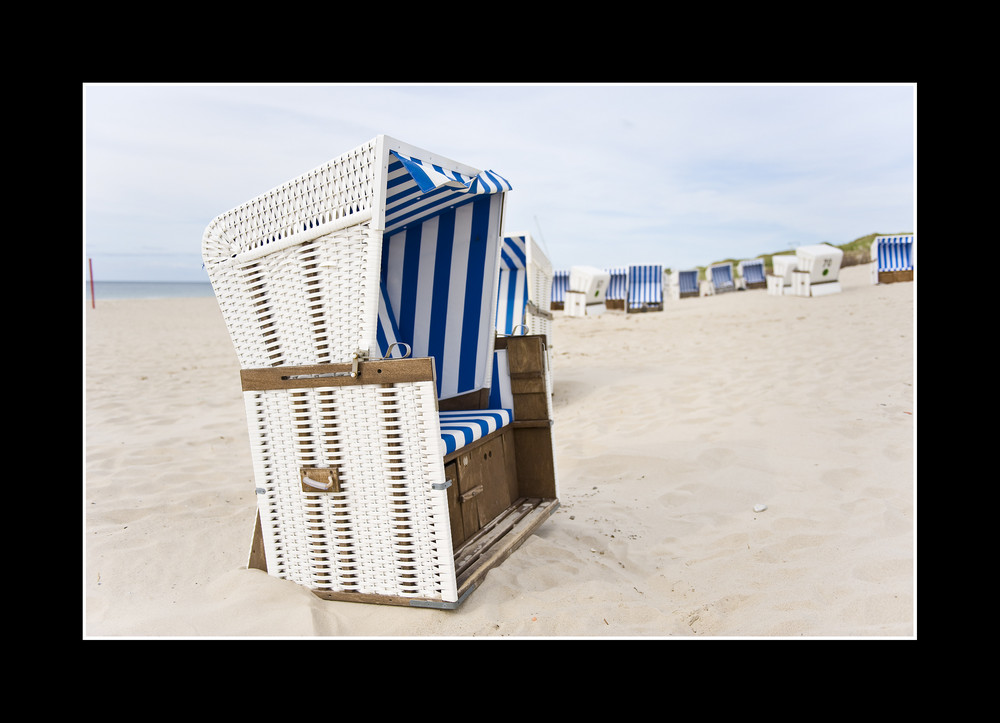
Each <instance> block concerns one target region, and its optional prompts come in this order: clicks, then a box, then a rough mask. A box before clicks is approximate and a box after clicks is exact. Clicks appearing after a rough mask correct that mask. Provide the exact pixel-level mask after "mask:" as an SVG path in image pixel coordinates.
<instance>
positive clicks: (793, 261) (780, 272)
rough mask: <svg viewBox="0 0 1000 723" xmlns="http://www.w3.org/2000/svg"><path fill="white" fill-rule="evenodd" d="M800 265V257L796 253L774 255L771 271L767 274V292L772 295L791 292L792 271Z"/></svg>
mask: <svg viewBox="0 0 1000 723" xmlns="http://www.w3.org/2000/svg"><path fill="white" fill-rule="evenodd" d="M798 265H799V257H798V256H796V255H795V254H779V255H776V256H772V257H771V273H770V274H768V275H767V293H768V294H770V295H771V296H782V295H784V294H788V293H791V286H792V272H793V271H795V269H797V268H798Z"/></svg>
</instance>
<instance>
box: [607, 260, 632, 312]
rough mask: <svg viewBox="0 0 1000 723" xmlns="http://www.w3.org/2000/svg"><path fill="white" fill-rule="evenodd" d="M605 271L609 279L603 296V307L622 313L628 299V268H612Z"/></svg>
mask: <svg viewBox="0 0 1000 723" xmlns="http://www.w3.org/2000/svg"><path fill="white" fill-rule="evenodd" d="M605 271H607V272H608V274H609V276H610V277H611V278H610V279H609V280H608V290H607V293H605V295H604V305H605V306H606V307H607V308H609V309H614V310H616V311H623V310H624V309H625V301H626V299H627V298H628V268H626V267H625V266H613V267H611V268H610V269H605Z"/></svg>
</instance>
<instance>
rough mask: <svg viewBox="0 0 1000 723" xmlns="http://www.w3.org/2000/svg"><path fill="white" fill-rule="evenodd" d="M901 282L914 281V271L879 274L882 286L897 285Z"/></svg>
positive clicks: (879, 281)
mask: <svg viewBox="0 0 1000 723" xmlns="http://www.w3.org/2000/svg"><path fill="white" fill-rule="evenodd" d="M900 281H913V269H907V270H906V271H879V272H878V283H880V284H895V283H897V282H900Z"/></svg>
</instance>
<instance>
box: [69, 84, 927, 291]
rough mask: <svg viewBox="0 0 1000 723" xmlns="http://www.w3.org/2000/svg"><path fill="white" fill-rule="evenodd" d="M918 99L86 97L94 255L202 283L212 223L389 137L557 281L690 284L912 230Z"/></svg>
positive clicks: (553, 93)
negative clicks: (604, 277) (761, 259)
mask: <svg viewBox="0 0 1000 723" xmlns="http://www.w3.org/2000/svg"><path fill="white" fill-rule="evenodd" d="M914 96H915V88H914V87H912V86H908V85H861V86H829V85H819V86H792V85H789V86H772V85H766V86H688V85H683V86H674V85H653V86H651V85H586V86H582V85H569V84H565V85H546V86H538V85H485V86H467V85H452V86H427V85H408V86H391V85H375V86H354V85H235V86H216V85H191V86H183V85H181V86H169V85H136V86H133V85H93V86H87V87H86V88H85V110H86V115H85V120H86V126H85V144H84V152H85V162H86V166H85V180H86V185H85V194H86V198H85V201H86V206H85V212H86V222H87V223H86V248H85V254H86V255H87V256H91V257H93V258H94V259H95V275H97V276H98V278H103V279H127V280H133V279H132V278H131V277H128V276H127V274H133V273H139V272H140V271H141V273H143V274H146V275H147V276H145V277H143V278H141V279H140V278H136V279H134V280H145V279H146V278H148V279H149V280H155V279H157V278H159V279H167V278H176V279H177V280H200V279H203V278H206V277H205V275H204V272H203V270H202V269H201V252H200V243H201V235H202V233H203V231H204V229H205V227H206V226H207V225H208V223H209V222H210V221H211V220H212V219H213V218H214V217H215V216H216V215H218V214H220V213H223V212H225V211H227V210H229V209H230V208H233V207H235V206H237V205H239V204H241V203H243V202H244V201H246V200H249V199H250V198H252V197H254V196H256V195H258V194H260V193H262V192H264V191H266V190H268V189H270V188H273V187H275V186H277V185H279V184H281V183H283V182H285V181H287V180H289V179H291V178H293V177H295V176H297V175H299V174H300V173H303V172H304V171H307V170H309V169H311V168H314V167H316V166H318V165H320V164H322V163H324V162H326V161H327V160H329V159H330V158H333V157H334V156H337V155H340V154H341V153H343V152H346V151H348V150H350V149H351V148H353V147H355V146H357V145H359V144H361V143H364V142H366V141H367V140H369V139H370V138H372V137H374V136H375V135H378V134H380V133H385V134H388V135H391V136H394V137H396V138H399V139H401V140H403V141H406V142H408V143H411V144H413V145H415V146H418V147H421V148H425V149H427V150H429V151H432V152H435V153H439V154H440V155H443V156H446V157H449V158H452V159H454V160H457V161H460V162H463V163H466V164H469V165H472V166H474V167H478V168H490V169H493V170H496V171H497V172H499V173H501V174H503V175H504V176H505V177H507V178H508V180H510V181H511V183H512V184H513V186H514V191H513V192H512V193H511V194H510V196H509V201H508V207H507V216H506V218H507V230H508V231H529V232H531V233H532V234H537V235H539V236H540V237H541V238H540V240H543V241H544V244H545V247H546V248H547V250H548V252H549V255H550V257H551V260H552V261H553V263H554V264H555V265H556V266H557V267H559V268H568V267H569V266H570V265H574V264H586V265H593V266H611V265H624V264H628V263H663V264H664V265H668V266H672V267H675V268H686V267H690V266H694V265H705V264H707V263H711V262H712V261H713V260H717V259H718V258H726V257H734V258H742V257H750V256H754V255H756V254H758V253H767V252H770V251H773V250H776V249H784V248H790V247H792V246H795V245H802V244H807V243H816V242H818V241H824V240H826V241H830V242H831V243H845V242H847V241H851V240H853V239H854V238H857V237H858V236H862V235H864V234H867V233H871V232H874V231H882V232H897V231H912V230H915V229H914V228H913V224H914V217H915V191H914V172H915V171H914V167H915V155H914V154H915V151H914V147H915V143H914V140H915V139H914V134H915V123H914V113H915V97H914ZM137 253H139V254H143V255H144V257H145V261H144V263H143V264H142V265H141V266H140V265H139V264H137V263H136V258H137V257H136V256H135V254H137ZM168 260H170V261H168ZM178 262H179V263H180V265H178ZM167 274H170V275H172V276H167ZM148 275H152V276H148ZM178 275H179V276H178Z"/></svg>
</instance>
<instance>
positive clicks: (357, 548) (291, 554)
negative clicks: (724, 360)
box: [202, 136, 558, 608]
mask: <svg viewBox="0 0 1000 723" xmlns="http://www.w3.org/2000/svg"><path fill="white" fill-rule="evenodd" d="M510 190H511V185H510V184H509V183H508V182H507V181H506V179H504V178H503V177H502V176H500V175H499V174H497V173H495V172H493V171H481V170H479V169H476V168H473V167H471V166H468V165H465V164H461V163H458V162H456V161H452V160H450V159H447V158H444V157H442V156H440V155H437V154H433V153H430V152H428V151H425V150H422V149H419V148H416V147H414V146H410V145H408V144H405V143H402V142H401V141H398V140H396V139H393V138H390V137H388V136H378V137H376V138H374V139H372V140H371V141H370V142H368V143H366V144H363V145H361V146H358V147H357V148H355V149H352V150H351V151H348V152H347V153H344V154H342V155H340V156H338V157H336V158H334V159H332V160H331V161H328V162H327V163H325V164H323V165H322V166H319V167H317V168H315V169H313V170H311V171H309V172H307V173H304V174H302V175H300V176H298V177H296V178H294V179H292V180H291V181H288V182H286V183H284V184H282V185H280V186H278V187H275V188H274V189H272V190H270V191H268V192H266V193H264V194H261V195H260V196H258V197H256V198H254V199H251V200H250V201H248V202H246V203H244V204H242V205H241V206H239V207H237V208H235V209H232V210H231V211H229V212H226V213H224V214H222V215H220V216H219V217H217V218H216V219H214V220H213V221H212V222H211V223H210V224H209V226H208V228H207V229H206V231H205V234H204V236H203V240H202V256H203V259H204V261H205V266H206V270H207V271H208V274H209V278H210V280H211V282H212V286H213V290H214V291H215V295H216V298H217V299H218V301H219V305H220V309H221V310H222V312H223V316H224V318H225V321H226V325H227V328H228V330H229V332H230V336H231V338H232V340H233V344H234V346H235V347H236V351H237V357H238V359H239V362H240V367H241V371H240V376H241V380H242V382H243V394H244V402H245V404H246V408H247V417H248V428H249V432H250V437H251V445H250V446H251V454H252V458H253V466H254V478H255V486H256V490H257V520H256V523H255V526H254V535H253V542H252V546H251V552H250V559H249V561H248V567H253V568H257V569H261V570H264V571H266V572H267V573H268V574H270V575H273V576H276V577H280V578H283V579H288V580H291V581H293V582H296V583H298V584H300V585H303V586H305V587H307V588H309V589H310V590H312V591H313V592H314V593H315V594H316V595H317V596H319V597H321V598H324V599H328V600H347V601H354V602H368V603H379V604H393V605H405V606H411V607H436V608H455V607H457V606H458V605H460V604H461V602H462V601H463V600H465V598H466V597H467V596H468V595H469V594H470V593H471V592H472V590H474V589H475V588H476V587H477V586H478V585H479V584H481V583H482V581H483V579H484V578H485V576H486V573H487V572H488V570H489V569H491V568H492V567H494V566H495V565H497V564H499V563H500V562H501V561H502V560H503V559H506V557H508V556H509V555H510V554H511V553H512V552H513V551H514V550H515V549H516V548H517V547H518V546H520V545H521V544H522V543H523V542H524V540H525V539H526V538H527V536H529V535H530V534H532V533H533V532H534V530H535V529H537V527H538V526H539V525H540V524H542V523H543V522H544V521H545V520H547V519H548V518H549V517H550V516H551V515H552V513H553V512H554V511H555V509H556V508H557V507H558V495H557V491H556V479H555V464H554V455H553V453H552V441H551V431H550V428H551V416H548V417H546V418H544V419H543V418H540V417H539V418H536V417H535V416H532V415H534V414H542V415H544V414H546V411H547V410H546V403H545V402H546V400H545V392H544V388H545V371H546V370H545V369H544V368H543V365H542V363H541V362H538V363H536V360H537V359H538V358H539V357H544V349H545V342H544V340H543V338H542V337H539V336H525V337H517V338H511V339H509V340H504V343H503V344H500V343H499V342H498V340H497V339H496V330H495V321H496V303H497V293H498V289H497V283H498V277H499V274H498V269H499V264H500V255H501V243H500V238H501V233H500V228H501V219H502V217H503V207H504V203H505V197H506V193H507V192H509V191H510ZM515 368H516V369H517V373H516V374H512V370H513V369H515ZM539 388H540V389H541V391H540V392H539V391H537V390H538V389H539ZM496 405H500V406H496ZM539 409H540V410H541V411H540V412H539V411H537V410H539ZM522 447H523V448H524V450H526V451H523V452H522V451H521V448H522Z"/></svg>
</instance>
